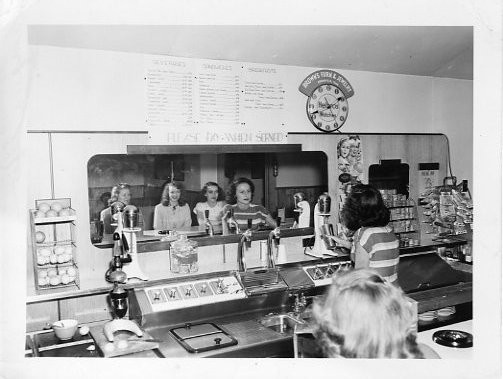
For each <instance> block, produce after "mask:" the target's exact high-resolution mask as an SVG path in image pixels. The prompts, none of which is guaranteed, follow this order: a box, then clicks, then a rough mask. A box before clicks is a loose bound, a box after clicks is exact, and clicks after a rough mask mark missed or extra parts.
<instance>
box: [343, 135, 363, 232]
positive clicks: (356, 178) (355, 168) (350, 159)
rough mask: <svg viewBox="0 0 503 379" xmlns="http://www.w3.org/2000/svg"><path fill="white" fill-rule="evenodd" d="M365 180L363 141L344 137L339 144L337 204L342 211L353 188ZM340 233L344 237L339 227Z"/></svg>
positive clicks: (358, 137) (355, 137)
mask: <svg viewBox="0 0 503 379" xmlns="http://www.w3.org/2000/svg"><path fill="white" fill-rule="evenodd" d="M362 180H363V154H362V140H361V139H360V136H358V135H348V136H343V137H342V138H341V139H339V141H338V142H337V184H338V185H337V203H338V205H339V209H338V211H339V215H338V217H337V219H338V220H340V211H341V210H342V207H343V205H344V202H345V200H346V197H347V195H348V194H349V191H351V186H352V185H354V184H356V183H360V182H362ZM337 226H338V228H337V230H338V233H339V235H340V236H341V237H342V234H343V229H344V228H343V227H342V225H341V224H340V222H339V224H338V225H337Z"/></svg>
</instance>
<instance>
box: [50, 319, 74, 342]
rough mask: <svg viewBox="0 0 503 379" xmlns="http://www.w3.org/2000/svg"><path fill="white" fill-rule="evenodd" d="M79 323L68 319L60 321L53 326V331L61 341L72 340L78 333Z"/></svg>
mask: <svg viewBox="0 0 503 379" xmlns="http://www.w3.org/2000/svg"><path fill="white" fill-rule="evenodd" d="M78 324H79V322H78V321H77V320H72V319H67V320H59V321H56V322H55V323H54V324H52V329H53V330H54V333H55V334H56V337H58V338H59V339H60V340H63V341H65V340H69V339H72V338H73V336H74V335H75V332H76V331H77V327H78Z"/></svg>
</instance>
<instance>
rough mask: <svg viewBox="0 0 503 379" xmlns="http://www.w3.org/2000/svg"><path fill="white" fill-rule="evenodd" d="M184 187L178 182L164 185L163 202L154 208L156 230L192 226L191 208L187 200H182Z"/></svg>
mask: <svg viewBox="0 0 503 379" xmlns="http://www.w3.org/2000/svg"><path fill="white" fill-rule="evenodd" d="M181 194H182V186H181V184H180V183H177V182H167V183H165V184H164V186H163V189H162V195H161V202H160V204H157V205H156V206H155V208H154V229H156V230H173V229H180V228H185V227H189V226H191V225H192V219H191V217H190V208H189V205H188V204H187V202H186V201H185V200H182V199H181Z"/></svg>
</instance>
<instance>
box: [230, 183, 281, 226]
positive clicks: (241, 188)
mask: <svg viewBox="0 0 503 379" xmlns="http://www.w3.org/2000/svg"><path fill="white" fill-rule="evenodd" d="M254 192H255V185H254V184H253V182H252V181H251V180H250V179H248V178H238V179H236V180H234V181H233V182H232V184H231V186H230V188H229V194H228V203H229V204H227V205H226V206H225V207H224V211H223V213H224V217H223V220H224V222H223V223H222V224H223V225H222V226H223V228H224V232H225V229H226V227H228V225H227V222H228V221H229V215H230V212H229V211H230V210H231V209H233V210H234V219H235V221H236V222H237V223H238V225H239V230H240V231H245V230H246V229H248V220H251V223H252V228H255V229H256V228H258V227H259V226H260V225H263V224H266V225H268V226H270V227H272V228H275V227H276V226H277V225H276V222H275V221H274V219H273V218H272V217H271V215H270V214H269V212H268V211H267V209H265V208H264V207H263V206H262V205H256V204H253V203H252V199H253V193H254Z"/></svg>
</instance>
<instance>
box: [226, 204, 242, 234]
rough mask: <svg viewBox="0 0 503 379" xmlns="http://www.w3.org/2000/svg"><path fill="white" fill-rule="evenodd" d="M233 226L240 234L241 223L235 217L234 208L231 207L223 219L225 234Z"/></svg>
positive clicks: (235, 232) (236, 232)
mask: <svg viewBox="0 0 503 379" xmlns="http://www.w3.org/2000/svg"><path fill="white" fill-rule="evenodd" d="M231 227H232V229H233V230H234V234H239V224H238V222H237V221H236V219H235V218H234V209H233V208H231V209H229V210H228V211H227V213H226V214H225V215H224V217H223V219H222V228H223V233H224V235H227V234H229V232H230V231H231Z"/></svg>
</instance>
